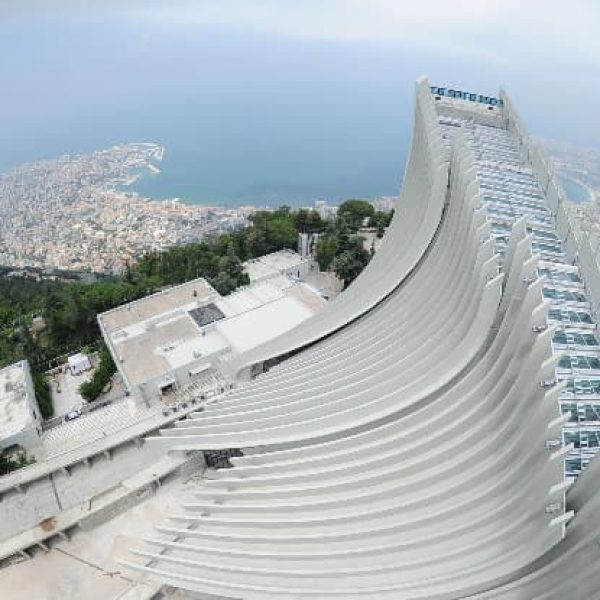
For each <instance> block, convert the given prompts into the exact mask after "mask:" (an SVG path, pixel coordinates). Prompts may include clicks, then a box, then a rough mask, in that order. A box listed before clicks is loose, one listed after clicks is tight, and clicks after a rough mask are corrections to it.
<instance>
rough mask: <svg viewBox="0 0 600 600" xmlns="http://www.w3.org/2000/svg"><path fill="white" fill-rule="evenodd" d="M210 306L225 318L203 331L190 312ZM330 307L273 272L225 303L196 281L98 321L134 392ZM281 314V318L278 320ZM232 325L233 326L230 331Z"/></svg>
mask: <svg viewBox="0 0 600 600" xmlns="http://www.w3.org/2000/svg"><path fill="white" fill-rule="evenodd" d="M292 254H294V253H292ZM210 303H212V304H214V305H215V306H216V307H217V308H218V309H219V310H220V311H221V312H222V313H223V315H224V318H223V319H221V320H219V321H215V322H213V323H212V324H209V325H206V326H200V325H198V323H197V322H196V321H195V320H194V318H193V317H192V315H191V314H190V311H192V310H194V309H196V308H199V307H203V306H206V305H208V304H210ZM325 304H326V303H325V301H324V300H323V299H322V298H321V297H320V296H319V294H318V293H317V292H316V291H315V290H313V289H312V288H310V287H308V286H306V285H305V284H303V283H299V282H293V281H291V280H290V279H289V278H288V277H285V276H283V275H280V274H279V273H278V272H273V274H272V275H271V276H269V277H268V278H267V279H265V280H262V281H257V282H256V283H254V284H252V285H250V286H247V287H244V288H241V289H240V290H238V291H236V292H234V293H232V294H230V295H229V296H226V297H221V296H220V295H219V294H218V293H217V292H216V291H215V290H214V289H213V288H212V287H211V286H210V285H209V284H208V283H207V282H206V281H205V280H204V279H197V280H194V281H190V282H188V283H185V284H183V285H180V286H177V287H174V288H171V289H168V290H164V291H162V292H160V293H158V294H154V295H152V296H148V297H147V298H142V299H141V300H137V301H136V302H132V303H130V304H127V305H125V306H121V307H119V308H117V309H114V310H112V311H109V312H107V313H104V314H102V315H100V316H99V321H100V324H101V326H102V327H103V330H104V333H105V337H106V338H107V339H108V343H109V346H110V347H111V350H112V352H113V354H114V356H115V359H116V362H117V363H118V365H119V368H120V370H121V372H122V373H123V376H124V379H125V381H126V383H127V385H129V386H130V387H133V386H136V385H139V384H141V383H144V382H146V381H150V380H154V379H157V378H159V377H161V376H164V375H167V374H168V373H171V372H172V371H173V370H175V369H177V368H180V367H185V366H186V365H188V364H192V363H194V362H197V361H198V360H200V359H202V360H205V359H206V358H208V357H210V356H215V355H217V354H220V353H223V352H228V351H229V350H230V349H231V350H233V352H241V351H242V349H243V350H246V349H250V348H254V347H255V346H256V345H257V344H259V343H262V342H263V341H265V340H268V339H271V338H272V337H273V336H276V335H279V334H281V333H283V332H285V331H287V330H288V329H290V328H291V327H294V326H296V325H298V324H299V323H301V322H302V321H303V320H304V319H306V318H308V317H309V316H311V315H312V314H314V313H315V312H318V311H319V310H320V309H321V308H322V307H324V306H325ZM267 306H270V308H265V307H267ZM278 310H280V311H282V314H281V316H275V313H276V312H277V311H278ZM231 319H235V321H234V324H231V325H228V324H227V323H228V321H229V320H231Z"/></svg>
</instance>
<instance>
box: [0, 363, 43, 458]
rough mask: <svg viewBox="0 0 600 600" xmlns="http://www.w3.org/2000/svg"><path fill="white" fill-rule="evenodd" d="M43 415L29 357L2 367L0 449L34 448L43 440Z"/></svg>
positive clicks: (0, 384) (0, 381)
mask: <svg viewBox="0 0 600 600" xmlns="http://www.w3.org/2000/svg"><path fill="white" fill-rule="evenodd" d="M41 432H42V417H41V414H40V409H39V407H38V403H37V400H36V399H35V389H34V385H33V380H32V378H31V371H30V369H29V363H28V362H27V361H26V360H22V361H21V362H18V363H15V364H13V365H10V366H8V367H4V369H1V370H0V448H2V449H3V450H16V449H22V450H25V451H31V450H33V449H35V448H36V447H37V446H38V445H39V443H40V434H41Z"/></svg>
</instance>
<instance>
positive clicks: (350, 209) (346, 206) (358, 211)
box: [337, 199, 375, 233]
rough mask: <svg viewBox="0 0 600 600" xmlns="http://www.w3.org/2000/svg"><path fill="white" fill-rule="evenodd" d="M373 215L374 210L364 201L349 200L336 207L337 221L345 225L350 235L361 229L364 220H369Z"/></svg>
mask: <svg viewBox="0 0 600 600" xmlns="http://www.w3.org/2000/svg"><path fill="white" fill-rule="evenodd" d="M374 214H375V208H374V207H373V205H372V204H371V203H370V202H367V201H366V200H357V199H351V200H346V201H345V202H342V204H340V206H339V207H338V211H337V216H338V220H340V221H342V222H343V223H345V224H346V226H347V227H348V228H349V229H350V231H351V232H352V233H356V232H357V231H358V229H360V227H362V225H363V222H364V221H365V219H370V218H371V217H373V215H374Z"/></svg>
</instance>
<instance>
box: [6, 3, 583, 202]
mask: <svg viewBox="0 0 600 600" xmlns="http://www.w3.org/2000/svg"><path fill="white" fill-rule="evenodd" d="M48 14H50V13H48ZM0 33H1V35H0V52H2V54H3V55H6V56H9V55H10V56H13V57H15V59H14V60H12V61H0V81H2V88H3V90H6V93H4V94H2V96H1V97H0V115H2V141H1V142H0V172H2V171H6V170H8V169H10V168H11V167H14V166H16V165H19V164H22V163H26V162H31V161H36V160H40V159H52V158H56V157H58V156H61V155H62V154H74V153H87V152H92V151H94V150H98V149H102V148H108V147H110V146H112V145H115V144H120V143H127V142H155V143H158V144H161V145H162V146H164V147H165V149H166V153H165V157H164V160H163V161H162V163H161V164H159V165H158V166H159V168H160V169H161V173H160V174H157V175H153V174H150V173H147V174H145V175H144V176H143V177H141V178H140V179H139V181H138V182H137V183H136V184H135V185H134V186H132V189H134V190H135V191H137V192H139V193H140V194H142V195H144V196H147V197H152V198H157V199H162V198H179V199H180V200H181V201H182V202H186V203H196V204H206V205H226V206H239V205H247V204H254V205H261V206H262V205H271V206H278V205H282V204H288V205H291V206H298V205H310V204H312V203H313V202H314V201H315V200H326V201H328V202H331V203H336V202H340V201H342V200H345V199H348V198H366V199H374V198H377V197H379V196H395V195H397V194H398V192H399V189H400V186H401V182H402V176H403V172H404V168H405V162H406V158H407V152H408V148H409V145H410V135H411V123H412V112H413V106H412V105H413V94H414V81H415V78H416V77H417V76H418V75H419V74H421V73H423V72H427V73H428V74H429V76H430V81H431V82H432V83H441V84H443V85H445V84H452V85H454V86H456V87H457V89H471V88H470V87H468V86H472V85H473V83H474V82H476V83H477V86H478V87H477V91H479V92H482V93H485V94H488V95H497V92H496V86H497V84H498V81H500V80H503V79H502V77H500V74H499V73H496V72H495V71H494V70H493V69H488V68H487V67H486V68H484V67H483V66H482V63H481V61H482V60H483V59H481V60H480V59H478V58H477V56H474V57H469V58H468V59H464V60H457V58H456V57H453V56H451V55H448V56H447V55H446V54H444V53H439V52H438V51H436V49H435V48H434V47H432V48H429V45H427V44H424V45H423V47H422V48H420V49H419V51H418V55H415V53H411V52H407V50H406V47H404V46H403V45H402V44H400V43H399V44H389V43H388V44H380V43H377V42H367V41H360V42H349V41H345V40H343V39H341V40H336V41H328V40H317V39H312V38H310V37H308V38H303V37H299V36H295V35H278V34H267V33H264V32H257V31H252V30H251V29H248V30H246V29H245V28H242V27H240V28H237V29H236V28H231V27H225V28H220V27H218V26H212V27H208V26H207V27H205V28H204V29H200V30H199V29H197V28H189V29H188V28H186V27H183V28H179V29H170V28H169V27H165V28H160V27H159V28H156V29H149V28H147V27H146V28H145V27H142V26H141V25H139V24H135V23H131V22H125V21H121V20H116V21H115V20H110V18H109V17H108V16H107V17H106V18H105V19H104V20H97V21H95V20H89V21H85V22H82V21H78V20H76V19H75V18H74V17H73V19H66V18H65V19H61V20H49V19H48V18H42V16H40V17H39V18H37V19H33V18H32V19H29V20H27V21H25V20H23V21H20V22H18V23H17V22H15V23H13V24H12V25H11V26H8V25H6V26H2V24H1V23H0ZM40 48H43V52H41V51H40V50H39V49H40ZM517 81H518V79H517ZM464 86H467V87H464ZM515 88H516V89H518V86H517V82H516V81H515ZM537 104H538V103H537V100H536V103H535V106H536V108H535V110H533V111H530V113H527V111H525V117H527V115H528V114H532V115H533V116H534V117H536V118H541V117H539V115H538V113H539V111H538V109H537ZM549 122H553V121H549ZM567 187H568V188H569V189H571V190H575V187H574V186H573V185H571V184H569V183H567ZM572 193H576V192H573V191H572Z"/></svg>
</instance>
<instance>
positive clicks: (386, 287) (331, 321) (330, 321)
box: [224, 78, 448, 373]
mask: <svg viewBox="0 0 600 600" xmlns="http://www.w3.org/2000/svg"><path fill="white" fill-rule="evenodd" d="M415 96H416V106H415V120H416V123H415V128H414V134H413V140H412V149H411V153H410V158H409V162H408V166H407V170H406V176H405V181H404V186H403V190H402V194H401V196H400V200H399V202H398V207H397V212H398V213H399V214H400V215H402V218H398V219H394V220H393V222H392V224H391V226H390V228H389V230H388V232H387V235H386V239H385V240H384V242H383V244H382V247H381V249H380V250H379V252H378V253H377V254H376V255H375V256H374V257H373V259H372V261H371V263H370V264H369V265H368V266H367V267H366V268H365V270H364V272H363V273H362V274H361V277H360V278H359V279H358V280H357V281H356V282H354V283H353V284H352V285H351V286H350V287H349V288H348V290H346V292H345V293H344V294H341V295H340V296H338V297H337V298H336V299H335V300H334V301H332V302H331V303H330V305H329V306H328V307H326V309H325V310H324V311H322V312H321V313H319V314H318V315H316V316H315V317H313V318H312V319H311V320H310V321H309V322H306V323H303V324H302V325H301V326H299V327H296V328H295V329H293V330H291V331H289V332H287V333H286V334H285V335H283V336H280V337H278V338H275V339H274V340H272V341H270V342H268V343H267V344H264V345H262V346H260V347H259V348H256V349H254V350H251V351H249V352H248V353H246V354H243V355H242V356H240V357H238V358H236V359H233V360H232V361H230V362H229V363H227V364H225V365H224V368H226V369H227V370H229V371H230V372H232V373H240V372H242V371H244V370H246V371H247V370H249V369H250V368H251V367H252V366H254V365H257V364H262V363H264V362H265V361H267V360H270V359H274V358H277V357H280V356H284V355H287V354H289V353H290V352H296V351H298V350H299V349H301V348H304V347H307V346H309V345H311V344H314V343H315V342H317V341H319V340H321V339H323V338H325V337H327V336H328V335H330V334H332V333H333V332H335V331H337V330H338V329H340V328H342V327H345V326H346V325H347V324H348V323H349V322H351V321H354V320H355V319H358V318H359V317H360V316H361V315H363V314H365V313H366V312H368V311H369V310H370V309H371V308H373V307H374V306H376V305H377V304H378V303H379V302H381V301H382V300H383V299H384V298H385V297H386V296H388V295H389V294H390V293H391V292H392V291H393V290H394V289H395V288H396V287H397V286H398V285H400V283H401V282H402V281H403V280H404V279H405V278H406V277H407V276H409V275H410V273H411V272H412V271H413V269H414V268H415V267H416V266H417V264H418V263H419V260H420V259H421V257H422V256H423V254H424V252H425V250H426V249H427V247H428V246H429V245H430V243H431V241H432V239H433V237H434V234H435V231H436V229H437V227H438V225H439V223H440V220H441V216H442V211H443V207H444V202H445V199H446V187H447V178H448V165H447V161H446V157H445V155H444V151H443V145H442V143H441V137H440V131H439V127H438V126H437V114H436V112H435V108H434V106H433V102H432V100H431V97H430V94H429V88H428V84H427V80H426V79H425V78H420V79H419V80H418V81H417V83H416V91H415ZM424 156H427V158H428V160H423V157H424ZM424 184H425V185H424ZM424 193H425V194H426V196H425V197H424Z"/></svg>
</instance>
